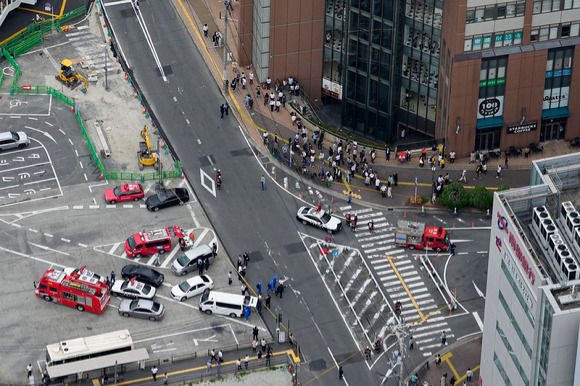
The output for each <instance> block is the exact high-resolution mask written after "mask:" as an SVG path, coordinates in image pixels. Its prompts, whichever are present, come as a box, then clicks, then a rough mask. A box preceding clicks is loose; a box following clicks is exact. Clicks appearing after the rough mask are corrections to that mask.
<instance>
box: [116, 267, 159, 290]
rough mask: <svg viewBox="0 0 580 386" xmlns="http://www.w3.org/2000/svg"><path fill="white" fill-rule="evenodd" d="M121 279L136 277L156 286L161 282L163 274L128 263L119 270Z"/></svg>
mask: <svg viewBox="0 0 580 386" xmlns="http://www.w3.org/2000/svg"><path fill="white" fill-rule="evenodd" d="M121 276H122V277H123V279H132V278H136V279H137V280H138V281H142V282H145V283H147V284H151V285H152V286H153V287H155V288H157V287H159V286H160V285H161V283H163V280H164V279H165V276H163V274H162V273H159V272H157V271H156V270H154V269H151V268H147V267H143V266H141V265H134V264H128V265H126V266H124V267H123V269H122V270H121Z"/></svg>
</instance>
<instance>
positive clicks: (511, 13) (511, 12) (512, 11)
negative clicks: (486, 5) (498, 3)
mask: <svg viewBox="0 0 580 386" xmlns="http://www.w3.org/2000/svg"><path fill="white" fill-rule="evenodd" d="M497 9H498V17H499V7H498V8H497ZM515 16H516V3H509V4H508V5H506V17H515Z"/></svg>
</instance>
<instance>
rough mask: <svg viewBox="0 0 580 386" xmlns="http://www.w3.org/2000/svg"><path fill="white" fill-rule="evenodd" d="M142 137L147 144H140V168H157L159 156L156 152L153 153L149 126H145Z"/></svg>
mask: <svg viewBox="0 0 580 386" xmlns="http://www.w3.org/2000/svg"><path fill="white" fill-rule="evenodd" d="M141 137H143V139H144V140H145V142H139V152H138V157H139V163H140V165H139V166H140V167H141V168H143V166H151V165H154V166H155V167H157V154H156V152H155V150H153V151H151V142H149V128H148V127H147V125H145V126H144V127H143V130H141Z"/></svg>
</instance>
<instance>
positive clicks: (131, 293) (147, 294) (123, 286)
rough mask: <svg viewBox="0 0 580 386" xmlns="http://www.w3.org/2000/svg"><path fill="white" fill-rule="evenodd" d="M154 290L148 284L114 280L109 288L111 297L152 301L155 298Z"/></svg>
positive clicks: (132, 280)
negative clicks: (117, 296)
mask: <svg viewBox="0 0 580 386" xmlns="http://www.w3.org/2000/svg"><path fill="white" fill-rule="evenodd" d="M155 292H156V290H155V288H153V287H152V286H150V285H149V284H145V283H142V282H140V281H137V280H135V279H134V278H133V279H131V280H115V283H114V284H113V286H112V287H111V293H112V294H113V295H119V296H124V297H126V298H132V299H149V300H151V299H153V297H154V296H155Z"/></svg>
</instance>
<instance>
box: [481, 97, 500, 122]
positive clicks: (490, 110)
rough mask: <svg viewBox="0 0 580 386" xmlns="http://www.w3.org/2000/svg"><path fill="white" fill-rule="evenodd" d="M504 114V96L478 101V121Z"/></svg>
mask: <svg viewBox="0 0 580 386" xmlns="http://www.w3.org/2000/svg"><path fill="white" fill-rule="evenodd" d="M502 114H503V96H499V97H494V98H482V99H480V100H479V101H478V108H477V119H483V118H490V117H495V116H498V117H499V116H501V115H502Z"/></svg>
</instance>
